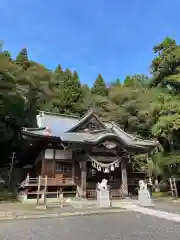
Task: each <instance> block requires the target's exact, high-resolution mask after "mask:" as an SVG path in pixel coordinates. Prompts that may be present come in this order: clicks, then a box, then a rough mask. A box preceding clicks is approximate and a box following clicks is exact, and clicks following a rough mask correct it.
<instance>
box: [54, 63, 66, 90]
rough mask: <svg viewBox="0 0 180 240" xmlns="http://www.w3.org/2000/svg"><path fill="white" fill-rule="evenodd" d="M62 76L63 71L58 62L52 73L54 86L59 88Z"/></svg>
mask: <svg viewBox="0 0 180 240" xmlns="http://www.w3.org/2000/svg"><path fill="white" fill-rule="evenodd" d="M63 78H64V72H63V70H62V67H61V65H60V64H58V65H57V67H56V69H55V71H54V74H53V80H54V85H55V87H57V88H59V87H60V84H61V82H62V81H63Z"/></svg>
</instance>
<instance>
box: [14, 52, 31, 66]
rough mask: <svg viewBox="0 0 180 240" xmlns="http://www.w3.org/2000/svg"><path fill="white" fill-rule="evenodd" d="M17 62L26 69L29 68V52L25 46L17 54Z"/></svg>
mask: <svg viewBox="0 0 180 240" xmlns="http://www.w3.org/2000/svg"><path fill="white" fill-rule="evenodd" d="M16 64H17V65H18V66H20V67H22V68H23V69H24V70H27V68H28V67H29V66H30V63H29V60H28V52H27V49H26V48H23V49H22V50H21V51H20V52H19V54H18V55H17V57H16Z"/></svg>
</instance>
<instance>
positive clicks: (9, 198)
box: [0, 191, 17, 202]
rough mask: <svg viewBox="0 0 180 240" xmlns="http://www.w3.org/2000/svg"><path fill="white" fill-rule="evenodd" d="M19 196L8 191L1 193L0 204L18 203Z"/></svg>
mask: <svg viewBox="0 0 180 240" xmlns="http://www.w3.org/2000/svg"><path fill="white" fill-rule="evenodd" d="M16 201H17V196H16V194H15V193H10V192H8V191H4V192H0V202H16Z"/></svg>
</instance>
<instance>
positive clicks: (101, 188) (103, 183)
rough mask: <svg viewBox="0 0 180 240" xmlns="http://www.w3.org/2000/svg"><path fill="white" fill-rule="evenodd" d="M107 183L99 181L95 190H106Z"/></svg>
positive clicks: (105, 180)
mask: <svg viewBox="0 0 180 240" xmlns="http://www.w3.org/2000/svg"><path fill="white" fill-rule="evenodd" d="M107 182H108V180H107V179H103V180H102V181H101V183H98V184H97V189H98V190H108V187H107Z"/></svg>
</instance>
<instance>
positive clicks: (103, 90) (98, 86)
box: [92, 74, 108, 96]
mask: <svg viewBox="0 0 180 240" xmlns="http://www.w3.org/2000/svg"><path fill="white" fill-rule="evenodd" d="M92 93H93V94H97V95H101V96H107V95H108V89H107V87H106V83H105V81H104V79H103V77H102V75H101V74H99V75H98V77H97V78H96V80H95V82H94V85H93V87H92Z"/></svg>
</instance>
